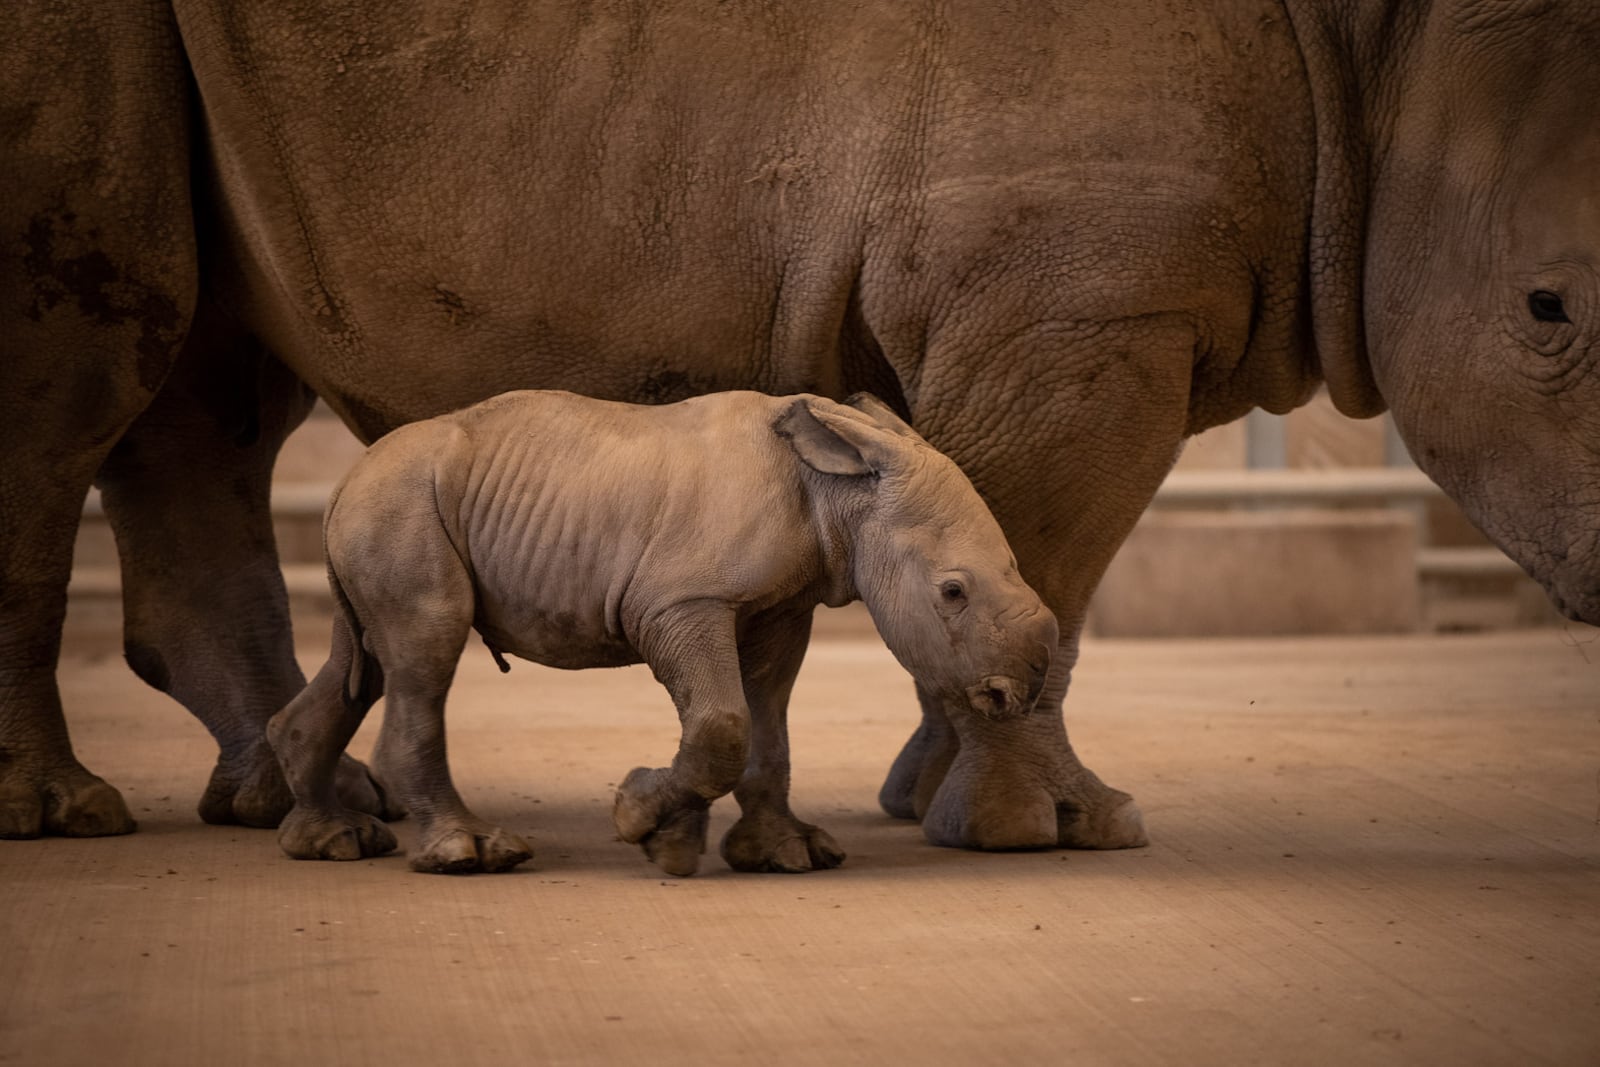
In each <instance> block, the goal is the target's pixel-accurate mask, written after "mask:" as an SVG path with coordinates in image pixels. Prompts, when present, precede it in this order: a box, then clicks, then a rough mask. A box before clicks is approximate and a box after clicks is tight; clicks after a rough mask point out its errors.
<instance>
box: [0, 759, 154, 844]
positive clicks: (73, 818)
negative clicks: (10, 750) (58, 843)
mask: <svg viewBox="0 0 1600 1067" xmlns="http://www.w3.org/2000/svg"><path fill="white" fill-rule="evenodd" d="M136 825H137V824H136V823H135V822H134V821H133V816H132V815H130V814H129V813H128V805H127V804H125V803H124V802H123V800H122V794H121V793H118V792H117V791H116V790H115V789H114V788H112V787H111V786H109V785H107V784H106V783H105V781H103V780H102V779H100V778H98V777H96V776H95V775H93V774H90V773H89V772H88V771H87V770H85V769H84V768H83V767H82V766H81V765H79V764H76V763H73V764H69V765H67V766H65V767H60V768H56V769H54V770H51V771H39V772H29V771H28V770H26V769H25V767H23V766H19V765H18V764H17V763H10V764H8V765H7V766H6V767H5V769H4V771H0V838H25V837H39V836H40V835H43V834H55V835H57V836H60V837H110V836H114V835H116V834H131V833H133V831H134V829H135V827H136Z"/></svg>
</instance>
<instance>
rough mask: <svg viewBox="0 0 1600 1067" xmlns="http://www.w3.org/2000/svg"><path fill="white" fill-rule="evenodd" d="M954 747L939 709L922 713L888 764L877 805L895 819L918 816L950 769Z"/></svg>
mask: <svg viewBox="0 0 1600 1067" xmlns="http://www.w3.org/2000/svg"><path fill="white" fill-rule="evenodd" d="M957 747H958V746H957V741H956V734H955V731H954V730H953V729H951V727H950V723H949V721H948V720H947V719H946V718H945V717H944V715H943V714H942V713H940V714H938V715H936V716H935V715H929V716H924V718H923V720H922V725H920V726H918V727H917V731H916V733H914V734H912V735H911V739H910V740H909V741H907V742H906V744H905V747H904V748H902V749H901V750H900V754H899V755H898V756H896V757H895V759H894V765H893V766H891V767H890V768H889V776H888V777H887V778H885V779H884V782H883V788H882V789H880V790H878V806H879V807H881V808H883V810H884V811H885V812H887V813H888V814H890V815H892V816H894V817H895V818H896V819H920V818H922V816H923V813H925V812H926V811H927V810H928V806H929V805H930V804H932V803H933V797H934V794H935V793H937V792H938V790H939V785H940V783H942V782H943V781H944V777H945V775H946V774H947V773H948V772H949V770H950V764H951V762H952V761H953V760H954V759H955V757H956V749H957Z"/></svg>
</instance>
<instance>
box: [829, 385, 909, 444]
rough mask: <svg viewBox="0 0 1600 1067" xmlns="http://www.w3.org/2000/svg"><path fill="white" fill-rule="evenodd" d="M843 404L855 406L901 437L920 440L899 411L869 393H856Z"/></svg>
mask: <svg viewBox="0 0 1600 1067" xmlns="http://www.w3.org/2000/svg"><path fill="white" fill-rule="evenodd" d="M845 404H846V406H848V407H853V408H855V409H856V410H857V411H859V412H861V413H862V414H863V415H869V416H871V417H872V418H873V419H874V420H875V421H876V422H877V423H878V424H879V425H880V426H882V427H884V428H885V429H888V430H893V431H894V432H895V433H897V434H899V435H900V436H901V437H915V438H917V440H919V441H920V440H922V438H921V436H920V435H919V434H918V433H917V431H916V430H913V429H912V428H911V425H910V424H909V423H907V422H906V420H904V419H902V418H901V417H900V413H899V412H897V411H895V409H894V408H892V407H890V406H889V405H888V404H885V403H884V402H883V401H882V400H879V399H878V398H877V397H875V396H873V395H872V394H871V393H856V394H854V395H853V396H851V397H849V398H848V399H846V400H845Z"/></svg>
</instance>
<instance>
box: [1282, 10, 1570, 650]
mask: <svg viewBox="0 0 1600 1067" xmlns="http://www.w3.org/2000/svg"><path fill="white" fill-rule="evenodd" d="M1290 10H1291V13H1292V14H1293V15H1294V21H1295V30H1296V33H1297V35H1299V36H1300V38H1301V42H1302V46H1303V48H1304V49H1305V53H1306V59H1307V68H1308V70H1309V71H1310V73H1311V78H1312V84H1313V88H1314V92H1315V93H1316V96H1317V114H1318V118H1317V121H1318V135H1319V142H1320V143H1319V146H1318V147H1319V158H1318V162H1319V173H1318V177H1317V205H1316V215H1315V219H1314V222H1313V227H1312V230H1313V249H1312V263H1313V287H1314V291H1315V292H1316V294H1317V305H1316V317H1317V322H1316V329H1317V335H1318V348H1319V350H1320V353H1321V356H1322V361H1323V369H1324V372H1325V374H1326V376H1327V378H1328V381H1329V385H1330V388H1331V390H1332V393H1333V396H1334V399H1335V401H1336V402H1337V403H1338V404H1339V406H1340V407H1341V408H1342V409H1344V410H1345V411H1346V412H1347V413H1350V414H1362V415H1364V414H1372V413H1375V412H1376V411H1378V410H1381V409H1382V407H1383V405H1384V403H1385V402H1386V403H1387V405H1388V406H1389V408H1390V409H1391V410H1392V411H1393V413H1394V418H1395V422H1396V425H1397V426H1398V428H1399V430H1400V433H1401V436H1402V437H1403V438H1404V439H1405V442H1406V444H1407V446H1408V447H1409V449H1410V450H1411V453H1412V455H1413V456H1414V457H1415V458H1416V461H1417V463H1418V464H1419V465H1420V466H1421V467H1422V468H1423V469H1424V470H1425V471H1427V473H1428V474H1429V475H1430V476H1432V477H1433V478H1434V480H1436V481H1437V482H1438V483H1439V484H1440V485H1441V486H1442V487H1443V488H1444V489H1445V490H1446V491H1447V492H1448V493H1449V494H1450V495H1451V496H1452V497H1454V498H1455V499H1456V501H1457V502H1459V503H1460V504H1461V506H1462V507H1463V509H1464V510H1465V511H1466V513H1467V514H1468V516H1470V517H1471V518H1472V520H1473V521H1474V522H1475V523H1477V525H1478V526H1479V527H1480V528H1482V529H1483V531H1484V532H1485V533H1487V534H1488V535H1489V536H1490V537H1491V538H1493V539H1494V541H1495V542H1496V543H1497V544H1499V545H1500V546H1501V547H1502V548H1503V549H1504V550H1505V551H1506V552H1507V553H1508V554H1509V555H1511V556H1512V557H1513V558H1514V559H1515V560H1516V561H1517V562H1518V563H1520V564H1521V565H1522V566H1523V567H1524V568H1525V569H1526V570H1527V571H1528V572H1529V573H1530V574H1532V575H1533V576H1534V577H1535V578H1537V579H1538V580H1539V581H1540V582H1542V583H1543V584H1544V586H1545V588H1546V589H1547V591H1548V592H1549V593H1550V595H1551V598H1552V599H1553V600H1554V601H1555V602H1556V604H1557V605H1558V606H1559V607H1560V608H1561V609H1562V610H1563V611H1564V612H1566V613H1567V614H1568V615H1569V616H1571V617H1573V618H1577V619H1583V620H1585V621H1588V622H1591V623H1597V624H1600V365H1597V364H1600V61H1597V57H1600V3H1596V2H1595V0H1431V2H1419V0H1290ZM1363 253H1364V254H1363Z"/></svg>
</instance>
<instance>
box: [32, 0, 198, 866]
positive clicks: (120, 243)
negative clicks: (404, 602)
mask: <svg viewBox="0 0 1600 1067" xmlns="http://www.w3.org/2000/svg"><path fill="white" fill-rule="evenodd" d="M186 85H187V72H186V70H185V67H184V61H183V57H182V55H181V52H180V49H179V46H178V40H177V34H176V31H175V29H174V27H173V25H172V15H171V12H170V11H169V10H168V9H167V5H166V4H163V3H158V2H155V0H150V2H140V0H131V2H128V3H121V4H68V5H61V4H53V3H40V2H35V0H23V2H21V3H17V4H11V5H7V8H6V13H5V32H4V33H0V100H4V101H6V105H5V106H4V107H0V159H3V160H4V163H3V164H0V167H3V169H4V173H5V182H4V195H3V196H0V351H3V355H0V837H12V838H14V837H35V836H38V835H39V834H61V835H66V836H73V837H91V836H98V835H102V834H123V833H127V832H129V831H130V830H132V829H133V828H134V822H133V819H132V818H131V817H130V816H129V814H128V809H127V806H126V805H125V804H124V803H123V800H122V797H121V796H120V795H119V794H118V793H117V791H116V790H115V789H114V788H112V787H111V786H109V785H107V784H106V783H105V782H104V781H102V780H101V779H100V778H98V777H96V776H95V775H93V774H91V773H89V771H87V770H86V769H84V767H83V765H82V764H80V763H79V762H78V760H77V757H76V756H75V755H74V754H73V751H72V746H71V743H70V742H69V740H68V737H67V724H66V720H65V719H64V718H63V716H62V709H61V696H60V691H59V689H58V688H57V685H56V677H55V672H56V663H57V658H58V656H59V654H60V651H61V624H62V620H63V619H64V617H65V615H66V608H67V579H68V575H69V573H70V571H71V567H72V545H73V537H74V535H75V533H76V531H77V529H78V518H79V516H80V514H81V513H82V510H83V500H84V494H85V493H87V492H88V489H89V483H90V481H91V479H92V478H93V477H94V472H95V470H96V468H98V467H99V466H100V463H101V461H102V460H103V459H104V457H105V455H106V453H107V451H108V450H109V449H110V448H111V446H112V444H113V443H114V442H115V441H116V439H117V438H118V436H119V435H121V433H122V432H123V430H124V429H125V428H126V427H127V426H128V424H129V423H130V422H131V421H132V420H133V419H134V418H135V417H136V416H137V415H138V414H139V412H140V411H142V410H143V409H144V408H145V406H146V405H148V404H149V403H150V400H151V397H152V396H154V395H155V392H156V390H158V389H159V388H160V387H161V383H162V381H163V379H165V377H166V376H167V373H168V371H169V370H170V368H171V366H172V363H173V360H174V359H175V358H176V355H177V352H178V349H179V346H180V345H181V344H182V343H183V338H184V333H185V331H186V329H187V328H188V324H189V316H190V314H191V311H192V308H193V301H194V298H193V291H194V284H195V282H194V279H195V262H194V252H193V238H192V233H191V231H192V223H191V220H190V211H189V202H188V189H189V158H188V135H187V130H186V129H185V121H184V116H186V115H187V114H188V113H189V106H188V101H187V100H186V98H185V97H186Z"/></svg>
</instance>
